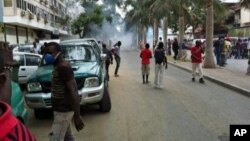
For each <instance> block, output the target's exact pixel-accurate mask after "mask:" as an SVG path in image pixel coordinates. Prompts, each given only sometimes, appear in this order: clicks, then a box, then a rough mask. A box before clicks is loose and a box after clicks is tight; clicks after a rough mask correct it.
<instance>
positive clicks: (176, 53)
mask: <svg viewBox="0 0 250 141" xmlns="http://www.w3.org/2000/svg"><path fill="white" fill-rule="evenodd" d="M177 56H178V49H177V50H176V49H175V50H174V60H176V59H177Z"/></svg>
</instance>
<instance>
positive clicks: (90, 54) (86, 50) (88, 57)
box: [41, 44, 97, 65]
mask: <svg viewBox="0 0 250 141" xmlns="http://www.w3.org/2000/svg"><path fill="white" fill-rule="evenodd" d="M61 48H62V52H63V58H64V59H65V60H66V61H70V62H72V63H75V62H96V61H97V58H96V52H95V51H94V49H93V47H91V46H86V45H68V44H67V45H61ZM41 65H46V62H45V60H44V59H43V60H42V63H41Z"/></svg>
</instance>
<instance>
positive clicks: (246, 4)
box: [240, 0, 250, 8]
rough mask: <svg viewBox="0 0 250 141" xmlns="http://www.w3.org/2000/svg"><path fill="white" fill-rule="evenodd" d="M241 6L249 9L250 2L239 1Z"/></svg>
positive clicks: (245, 0) (247, 0)
mask: <svg viewBox="0 0 250 141" xmlns="http://www.w3.org/2000/svg"><path fill="white" fill-rule="evenodd" d="M240 2H241V5H242V6H243V7H245V8H250V1H249V0H241V1H240Z"/></svg>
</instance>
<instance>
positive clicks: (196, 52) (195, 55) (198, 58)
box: [191, 41, 205, 83]
mask: <svg viewBox="0 0 250 141" xmlns="http://www.w3.org/2000/svg"><path fill="white" fill-rule="evenodd" d="M202 53H203V51H202V47H201V42H200V41H196V42H195V46H194V47H192V48H191V60H192V75H193V78H192V81H193V82H195V73H196V69H198V71H199V82H200V83H204V82H205V81H204V80H203V72H202V68H201V63H202Z"/></svg>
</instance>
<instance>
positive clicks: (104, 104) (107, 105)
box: [99, 86, 111, 112]
mask: <svg viewBox="0 0 250 141" xmlns="http://www.w3.org/2000/svg"><path fill="white" fill-rule="evenodd" d="M99 106H100V110H101V112H109V111H110V110H111V101H110V97H109V91H108V89H107V87H106V86H105V87H104V92H103V97H102V100H101V102H100V103H99Z"/></svg>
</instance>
